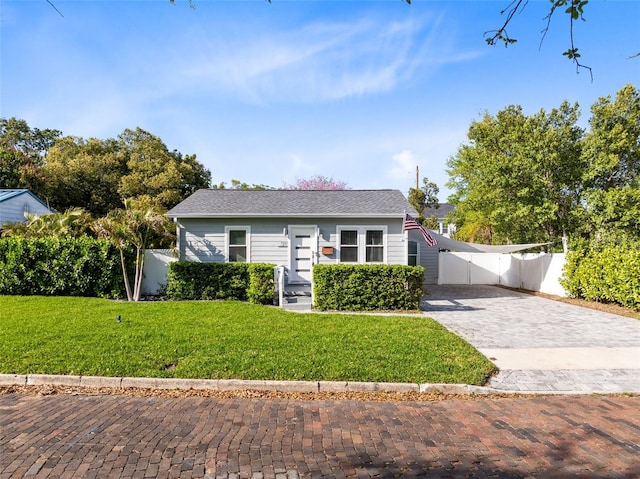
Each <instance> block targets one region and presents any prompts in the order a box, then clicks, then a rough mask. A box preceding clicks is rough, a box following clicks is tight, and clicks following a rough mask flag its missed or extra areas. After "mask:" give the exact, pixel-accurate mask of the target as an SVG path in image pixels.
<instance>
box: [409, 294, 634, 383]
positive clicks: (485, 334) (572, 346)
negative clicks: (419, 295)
mask: <svg viewBox="0 0 640 479" xmlns="http://www.w3.org/2000/svg"><path fill="white" fill-rule="evenodd" d="M421 307H422V309H423V310H424V311H425V314H426V315H428V316H430V317H432V318H434V319H435V320H437V321H439V322H440V323H441V324H443V325H444V326H445V327H446V328H448V329H450V330H451V331H453V332H455V333H456V334H458V335H460V336H462V337H463V338H464V339H466V340H467V341H468V342H470V343H471V344H472V345H473V346H475V347H476V348H477V349H478V350H479V351H480V352H482V353H483V354H485V355H486V356H487V357H488V358H490V359H491V360H492V361H494V362H495V363H496V365H497V366H498V367H499V368H500V374H498V375H497V376H494V377H493V378H492V379H491V382H490V385H491V386H493V387H494V388H499V389H502V390H513V391H571V392H581V391H582V392H640V321H638V320H637V319H632V318H626V317H623V316H617V315H614V314H608V313H603V312H601V311H595V310H592V309H586V308H581V307H579V306H574V305H571V304H566V303H562V302H559V301H552V300H550V299H545V298H540V297H538V296H533V295H530V294H523V293H519V292H516V291H511V290H508V289H505V288H499V287H496V286H485V285H478V286H462V285H457V286H430V287H429V294H427V295H426V296H425V298H424V300H423V301H422V304H421Z"/></svg>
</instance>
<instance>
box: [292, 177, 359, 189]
mask: <svg viewBox="0 0 640 479" xmlns="http://www.w3.org/2000/svg"><path fill="white" fill-rule="evenodd" d="M284 189H285V190H349V189H351V188H349V186H348V185H347V183H345V182H344V181H336V180H334V179H333V178H332V177H326V176H322V175H315V176H312V177H311V178H307V179H304V178H296V181H295V183H293V184H288V183H286V182H285V184H284Z"/></svg>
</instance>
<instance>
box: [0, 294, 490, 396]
mask: <svg viewBox="0 0 640 479" xmlns="http://www.w3.org/2000/svg"><path fill="white" fill-rule="evenodd" d="M118 315H119V316H120V318H121V320H120V322H118V321H117V316H118ZM493 371H494V366H493V365H492V364H491V363H490V362H489V361H488V360H487V359H486V358H484V356H482V355H481V354H480V353H479V352H478V351H476V350H475V349H474V348H473V347H472V346H471V345H469V344H468V343H466V342H465V341H464V340H462V339H460V338H459V337H457V336H455V335H453V334H451V333H449V332H448V331H447V330H445V329H444V328H443V327H442V326H440V325H439V324H438V323H436V322H435V321H433V320H431V319H429V318H426V317H424V316H402V317H401V316H369V315H354V314H296V313H291V312H285V311H282V310H281V309H277V308H273V307H265V306H256V305H251V304H246V303H239V302H231V301H227V302H190V301H184V302H141V303H126V302H114V301H108V300H103V299H96V298H75V297H73V298H70V297H39V296H29V297H22V296H0V373H8V374H74V375H98V376H121V377H124V376H128V377H169V378H203V379H204V378H206V379H232V378H233V379H273V380H311V381H316V380H343V381H381V382H413V383H424V382H432V383H436V382H441V383H467V384H478V385H480V384H483V383H484V382H485V380H486V378H487V377H488V376H489V375H490V374H491V373H492V372H493Z"/></svg>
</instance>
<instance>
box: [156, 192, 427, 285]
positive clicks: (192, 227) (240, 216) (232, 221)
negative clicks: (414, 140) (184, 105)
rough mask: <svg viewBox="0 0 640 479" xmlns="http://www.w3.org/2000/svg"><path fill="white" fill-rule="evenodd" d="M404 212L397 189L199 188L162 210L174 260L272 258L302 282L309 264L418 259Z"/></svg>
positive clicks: (420, 243) (420, 242)
mask: <svg viewBox="0 0 640 479" xmlns="http://www.w3.org/2000/svg"><path fill="white" fill-rule="evenodd" d="M407 214H409V215H412V216H414V217H415V216H416V212H415V211H414V209H413V208H412V207H411V206H410V204H409V203H408V201H407V199H406V198H405V197H404V195H403V194H402V193H401V192H400V191H399V190H225V189H204V190H199V191H197V192H195V193H194V194H193V195H191V196H189V197H188V198H187V199H185V200H184V201H183V202H181V203H180V204H178V205H177V206H175V207H174V208H172V209H171V210H170V211H169V212H168V213H167V216H169V217H170V218H172V219H173V220H174V222H175V223H176V227H177V249H178V255H179V256H178V257H179V259H180V260H191V261H212V262H226V261H242V262H251V263H272V264H275V265H281V266H284V267H285V268H286V270H287V273H288V283H290V284H309V283H310V282H311V280H312V276H311V270H312V266H313V265H314V264H335V263H361V264H366V263H382V264H403V265H409V264H410V265H419V264H421V262H420V257H421V254H420V249H421V248H422V249H423V250H424V249H425V248H427V246H426V243H425V240H424V239H423V237H422V235H421V233H420V231H419V230H407V229H406V228H405V220H406V215H407Z"/></svg>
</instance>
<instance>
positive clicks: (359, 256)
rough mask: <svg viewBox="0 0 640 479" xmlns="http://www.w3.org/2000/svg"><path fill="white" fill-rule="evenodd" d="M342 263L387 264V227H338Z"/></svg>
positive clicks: (340, 260)
mask: <svg viewBox="0 0 640 479" xmlns="http://www.w3.org/2000/svg"><path fill="white" fill-rule="evenodd" d="M337 234H338V248H339V252H340V254H339V256H338V258H339V262H340V263H385V262H386V257H387V254H386V253H387V252H386V243H387V227H386V226H338V227H337Z"/></svg>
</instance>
